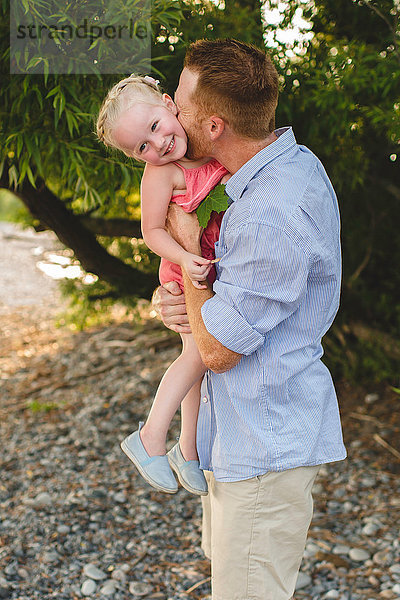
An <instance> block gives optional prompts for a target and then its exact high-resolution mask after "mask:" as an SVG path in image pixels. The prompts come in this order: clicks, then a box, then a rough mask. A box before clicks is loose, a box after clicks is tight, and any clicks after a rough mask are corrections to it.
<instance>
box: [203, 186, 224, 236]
mask: <svg viewBox="0 0 400 600" xmlns="http://www.w3.org/2000/svg"><path fill="white" fill-rule="evenodd" d="M227 208H228V196H227V195H226V194H225V186H224V184H222V183H220V184H219V185H217V186H215V188H214V189H213V190H211V192H210V193H209V194H208V196H206V198H204V200H203V202H202V203H201V204H200V205H199V207H198V208H197V210H196V213H197V220H198V222H199V224H200V227H203V229H204V228H205V227H207V224H208V221H209V220H210V217H211V213H212V212H213V211H215V212H217V213H220V212H222V211H223V210H226V209H227Z"/></svg>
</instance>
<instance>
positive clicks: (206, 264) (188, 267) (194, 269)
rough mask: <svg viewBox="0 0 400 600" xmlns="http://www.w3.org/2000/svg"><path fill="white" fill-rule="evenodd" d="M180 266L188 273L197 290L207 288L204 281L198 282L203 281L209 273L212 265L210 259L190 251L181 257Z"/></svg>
mask: <svg viewBox="0 0 400 600" xmlns="http://www.w3.org/2000/svg"><path fill="white" fill-rule="evenodd" d="M181 267H182V268H183V269H185V271H186V272H187V274H188V275H189V277H190V279H191V281H192V283H193V285H194V287H196V288H198V289H199V290H203V289H206V288H207V284H206V283H200V282H201V281H205V279H206V277H207V275H208V274H209V272H210V270H211V267H212V263H211V260H208V259H207V258H203V257H202V256H197V255H196V254H191V253H190V252H186V253H185V254H184V256H183V258H182V261H181Z"/></svg>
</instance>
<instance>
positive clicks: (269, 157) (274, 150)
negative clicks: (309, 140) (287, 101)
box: [225, 127, 297, 201]
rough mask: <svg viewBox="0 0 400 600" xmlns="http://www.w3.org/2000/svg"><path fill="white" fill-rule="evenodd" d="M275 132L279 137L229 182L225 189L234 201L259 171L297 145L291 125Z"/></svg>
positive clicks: (248, 162)
mask: <svg viewBox="0 0 400 600" xmlns="http://www.w3.org/2000/svg"><path fill="white" fill-rule="evenodd" d="M274 133H275V135H276V136H278V139H277V140H275V141H274V142H272V144H269V145H268V146H266V147H265V148H263V149H262V150H260V152H257V154H255V155H254V156H253V157H252V158H251V159H250V160H248V161H247V162H246V163H245V164H244V165H243V166H242V167H240V169H239V170H238V171H236V173H234V174H233V175H232V177H231V178H230V179H229V181H228V182H227V184H226V186H225V190H226V193H227V194H228V196H229V197H230V198H232V200H233V201H235V200H238V199H239V198H240V197H241V195H242V194H243V192H244V190H245V189H246V187H247V185H248V184H249V182H250V180H251V179H253V177H254V176H255V175H256V174H257V173H258V171H260V170H261V169H262V168H263V167H265V165H267V164H268V163H270V162H272V161H273V160H275V159H276V158H277V157H278V156H280V155H281V154H284V153H285V152H288V151H289V150H291V149H292V148H293V147H294V146H296V143H297V142H296V138H295V137H294V133H293V129H292V128H291V127H280V128H279V129H275V131H274Z"/></svg>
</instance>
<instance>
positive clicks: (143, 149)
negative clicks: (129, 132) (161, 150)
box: [139, 144, 147, 152]
mask: <svg viewBox="0 0 400 600" xmlns="http://www.w3.org/2000/svg"><path fill="white" fill-rule="evenodd" d="M146 146H147V144H142V145H141V146H140V148H139V152H144V151H145V149H146Z"/></svg>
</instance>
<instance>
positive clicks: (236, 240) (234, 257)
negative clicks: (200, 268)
mask: <svg viewBox="0 0 400 600" xmlns="http://www.w3.org/2000/svg"><path fill="white" fill-rule="evenodd" d="M219 256H220V257H221V260H220V261H219V263H218V279H217V280H216V281H215V283H214V286H213V290H214V292H215V295H214V296H213V297H212V298H210V299H209V300H207V301H206V302H205V303H204V304H203V307H202V311H201V313H202V317H203V321H204V324H205V326H206V328H207V331H208V332H209V333H210V334H211V335H213V336H214V337H215V338H216V339H217V340H218V341H219V342H220V343H221V344H222V345H223V346H225V347H226V348H228V349H229V350H232V351H234V352H237V353H239V354H244V355H249V354H251V353H252V352H254V351H255V350H257V348H259V347H260V346H261V345H262V344H263V343H264V340H265V337H266V335H267V334H268V333H269V332H270V331H271V330H272V329H273V328H274V327H277V326H278V325H279V323H281V322H282V321H283V320H285V319H287V318H288V317H289V316H290V315H291V314H292V313H293V312H295V311H296V310H297V308H298V306H299V304H300V303H301V301H302V299H303V298H304V296H305V294H306V291H307V279H308V275H309V268H310V259H309V256H308V255H307V253H306V252H305V250H304V249H303V248H301V247H299V245H298V244H297V243H295V242H294V241H293V240H292V239H291V238H290V237H289V235H288V234H287V232H286V231H285V230H283V229H279V228H275V227H271V226H270V225H266V224H264V223H246V225H244V226H242V227H240V228H238V229H236V230H234V231H230V232H228V231H226V232H225V236H224V245H220V250H219Z"/></svg>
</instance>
